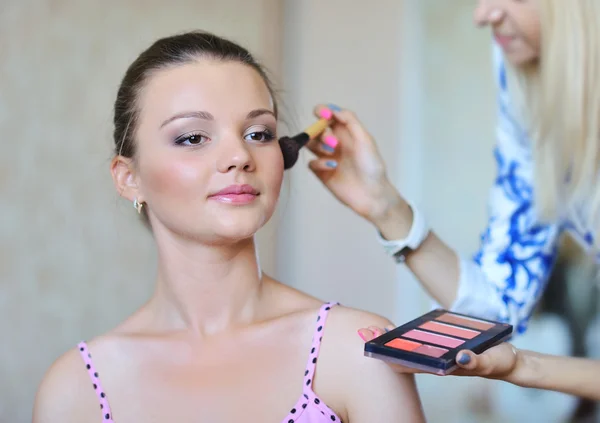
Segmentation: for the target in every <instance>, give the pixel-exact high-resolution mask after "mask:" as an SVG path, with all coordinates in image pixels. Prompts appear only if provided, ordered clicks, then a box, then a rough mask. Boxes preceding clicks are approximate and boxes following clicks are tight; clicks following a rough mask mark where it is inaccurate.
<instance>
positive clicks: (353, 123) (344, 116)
mask: <svg viewBox="0 0 600 423" xmlns="http://www.w3.org/2000/svg"><path fill="white" fill-rule="evenodd" d="M333 117H335V120H336V121H337V122H339V123H341V124H343V125H344V126H345V127H346V128H348V131H349V132H350V134H351V135H352V138H354V139H355V140H363V139H370V135H369V133H368V132H367V130H366V129H365V127H364V126H363V124H362V123H361V122H360V120H359V119H358V117H357V116H356V114H355V113H354V112H352V111H350V110H342V111H340V112H335V113H334V114H333Z"/></svg>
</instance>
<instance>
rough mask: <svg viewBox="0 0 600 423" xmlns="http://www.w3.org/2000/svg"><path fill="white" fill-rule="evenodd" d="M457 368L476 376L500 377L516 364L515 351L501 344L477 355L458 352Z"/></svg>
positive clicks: (509, 345)
mask: <svg viewBox="0 0 600 423" xmlns="http://www.w3.org/2000/svg"><path fill="white" fill-rule="evenodd" d="M456 358H457V359H456V362H457V364H458V365H459V367H461V368H463V369H465V370H468V371H469V372H470V373H471V374H475V375H478V376H500V375H502V374H505V373H508V372H510V371H511V370H512V369H513V368H514V366H515V362H516V358H517V357H516V350H515V349H514V347H513V346H512V345H511V344H508V343H503V344H500V345H496V346H495V347H492V348H490V349H489V350H487V351H485V352H483V353H481V354H479V355H477V354H474V353H473V352H472V351H468V350H464V351H460V352H459V353H458V355H457V357H456Z"/></svg>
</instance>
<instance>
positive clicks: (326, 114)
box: [319, 109, 333, 120]
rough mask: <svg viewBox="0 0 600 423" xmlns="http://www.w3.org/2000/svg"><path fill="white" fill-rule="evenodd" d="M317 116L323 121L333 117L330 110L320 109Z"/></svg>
mask: <svg viewBox="0 0 600 423" xmlns="http://www.w3.org/2000/svg"><path fill="white" fill-rule="evenodd" d="M319 116H321V117H322V118H323V119H327V120H329V119H331V117H332V116H333V113H331V110H329V109H321V110H320V111H319Z"/></svg>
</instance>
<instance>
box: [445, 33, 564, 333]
mask: <svg viewBox="0 0 600 423" xmlns="http://www.w3.org/2000/svg"><path fill="white" fill-rule="evenodd" d="M494 67H495V77H496V81H497V88H498V122H497V128H496V136H497V143H496V147H495V149H494V156H495V159H496V166H497V174H496V178H495V180H494V184H493V186H492V188H491V192H490V194H489V199H488V215H489V218H488V219H489V220H488V226H487V228H486V229H485V231H484V232H483V234H482V235H481V244H480V248H479V250H478V251H477V252H476V254H475V255H474V256H473V257H472V258H468V259H467V258H463V257H461V258H460V259H459V261H460V262H459V268H460V281H459V289H458V293H457V298H456V300H455V302H454V304H453V306H452V307H451V308H452V310H454V311H456V312H463V313H466V314H467V313H468V314H472V315H476V316H480V317H482V318H489V319H494V320H500V321H503V322H508V323H511V324H512V325H514V327H515V332H517V333H522V332H524V331H525V330H526V328H527V322H528V320H529V317H530V315H531V313H532V311H533V309H534V308H535V306H536V304H537V303H538V301H539V299H540V297H541V295H542V293H543V291H544V289H545V287H546V284H547V282H548V278H549V275H550V272H551V270H552V267H553V265H554V262H555V260H556V255H557V236H558V233H559V229H560V228H559V225H558V224H545V223H544V224H543V223H540V222H539V220H538V218H537V216H536V212H535V210H534V207H533V189H534V187H533V163H532V158H531V146H530V144H529V140H528V139H527V135H526V134H525V133H524V132H523V130H522V128H521V127H520V126H519V124H518V122H517V121H516V120H515V118H514V114H513V110H512V106H511V100H510V97H509V93H508V89H507V84H506V74H505V68H504V63H503V57H502V52H501V50H500V49H499V47H498V46H497V45H494Z"/></svg>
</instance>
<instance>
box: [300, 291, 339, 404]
mask: <svg viewBox="0 0 600 423" xmlns="http://www.w3.org/2000/svg"><path fill="white" fill-rule="evenodd" d="M338 304H339V303H336V302H329V303H325V304H323V305H322V306H321V308H320V309H319V315H318V316H317V323H316V325H315V332H314V334H313V338H312V345H311V350H310V355H309V356H308V362H307V363H306V371H305V372H304V388H303V389H304V391H305V392H306V391H312V383H313V378H314V375H315V369H316V367H317V357H318V356H319V350H320V348H321V341H322V340H323V328H324V327H325V321H326V320H327V315H328V314H329V310H331V307H333V306H336V305H338Z"/></svg>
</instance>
